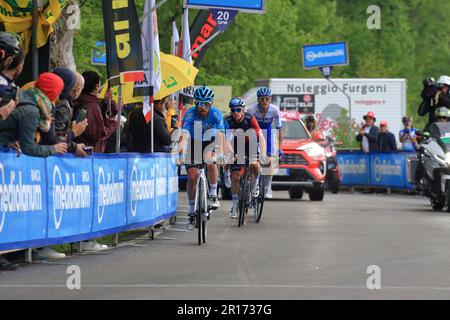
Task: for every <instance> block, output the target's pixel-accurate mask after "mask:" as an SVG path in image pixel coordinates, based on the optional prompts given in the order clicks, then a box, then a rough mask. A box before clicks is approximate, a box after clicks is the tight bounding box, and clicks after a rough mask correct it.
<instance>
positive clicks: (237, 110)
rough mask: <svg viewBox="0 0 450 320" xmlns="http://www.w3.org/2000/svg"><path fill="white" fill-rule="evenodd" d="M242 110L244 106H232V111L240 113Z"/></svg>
mask: <svg viewBox="0 0 450 320" xmlns="http://www.w3.org/2000/svg"><path fill="white" fill-rule="evenodd" d="M242 110H243V109H242V108H231V113H240V112H242Z"/></svg>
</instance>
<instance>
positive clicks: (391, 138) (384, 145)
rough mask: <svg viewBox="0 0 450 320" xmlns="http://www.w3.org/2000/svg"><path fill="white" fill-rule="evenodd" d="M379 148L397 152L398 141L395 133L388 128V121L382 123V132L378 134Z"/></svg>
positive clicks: (384, 150)
mask: <svg viewBox="0 0 450 320" xmlns="http://www.w3.org/2000/svg"><path fill="white" fill-rule="evenodd" d="M378 150H379V151H381V152H396V151H397V141H396V140H395V135H394V134H393V133H391V132H389V130H388V124H387V122H386V121H382V122H381V123H380V133H379V134H378Z"/></svg>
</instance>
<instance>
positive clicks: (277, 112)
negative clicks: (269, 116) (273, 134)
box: [273, 107, 283, 129]
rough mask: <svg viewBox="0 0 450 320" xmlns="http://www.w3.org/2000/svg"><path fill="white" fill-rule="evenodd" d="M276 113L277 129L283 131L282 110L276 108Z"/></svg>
mask: <svg viewBox="0 0 450 320" xmlns="http://www.w3.org/2000/svg"><path fill="white" fill-rule="evenodd" d="M274 109H275V110H276V111H275V115H274V117H273V118H274V120H275V125H276V127H277V129H281V128H282V127H283V125H282V123H281V115H280V109H278V107H274Z"/></svg>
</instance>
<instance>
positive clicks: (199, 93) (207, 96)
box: [194, 86, 214, 102]
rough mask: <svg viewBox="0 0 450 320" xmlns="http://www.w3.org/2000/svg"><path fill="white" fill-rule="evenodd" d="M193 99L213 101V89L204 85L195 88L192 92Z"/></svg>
mask: <svg viewBox="0 0 450 320" xmlns="http://www.w3.org/2000/svg"><path fill="white" fill-rule="evenodd" d="M194 100H195V101H207V102H213V101H214V91H213V90H212V89H210V88H208V87H206V86H202V87H200V88H198V89H196V90H195V92H194Z"/></svg>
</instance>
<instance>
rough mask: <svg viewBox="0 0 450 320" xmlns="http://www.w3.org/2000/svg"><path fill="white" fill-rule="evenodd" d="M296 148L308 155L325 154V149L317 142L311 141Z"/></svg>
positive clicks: (318, 155)
mask: <svg viewBox="0 0 450 320" xmlns="http://www.w3.org/2000/svg"><path fill="white" fill-rule="evenodd" d="M297 150H300V151H305V152H306V154H307V155H308V156H309V157H320V156H325V150H324V149H323V148H322V147H321V146H319V145H318V144H317V143H311V144H307V145H304V146H301V147H298V148H297Z"/></svg>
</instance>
